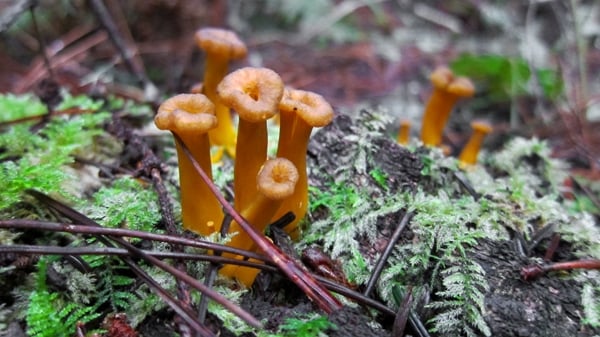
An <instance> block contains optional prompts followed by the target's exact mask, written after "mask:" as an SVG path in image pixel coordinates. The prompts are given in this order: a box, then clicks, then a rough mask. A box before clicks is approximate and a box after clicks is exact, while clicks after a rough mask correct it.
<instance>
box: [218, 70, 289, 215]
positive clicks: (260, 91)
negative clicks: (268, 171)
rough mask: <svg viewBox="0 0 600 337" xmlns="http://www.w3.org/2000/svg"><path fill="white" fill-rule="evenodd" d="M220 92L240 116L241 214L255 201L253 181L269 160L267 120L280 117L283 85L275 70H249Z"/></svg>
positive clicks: (236, 185)
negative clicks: (276, 116) (278, 109)
mask: <svg viewBox="0 0 600 337" xmlns="http://www.w3.org/2000/svg"><path fill="white" fill-rule="evenodd" d="M217 92H218V95H219V98H220V100H221V101H222V102H223V104H225V105H226V106H229V107H231V108H233V109H234V110H235V111H236V112H237V113H238V115H239V117H240V118H239V125H238V138H237V144H236V159H235V164H234V168H233V171H234V178H233V190H234V196H235V198H234V207H235V208H236V209H237V210H238V211H241V210H243V209H245V208H246V207H247V206H248V205H249V204H250V203H251V202H252V200H253V199H254V197H255V195H256V193H257V189H256V184H255V183H254V180H255V179H256V174H257V173H258V171H259V170H260V167H261V166H262V165H263V163H264V162H265V160H266V159H267V145H268V144H267V142H268V139H267V122H266V121H267V119H269V118H271V117H273V116H274V115H275V114H276V113H277V105H278V103H279V101H280V100H281V96H282V95H283V81H282V80H281V77H279V75H278V74H277V73H276V72H274V71H273V70H270V69H267V68H252V67H246V68H242V69H238V70H236V71H234V72H232V73H231V74H229V75H227V76H225V78H224V79H223V81H221V83H220V84H219V86H218V88H217Z"/></svg>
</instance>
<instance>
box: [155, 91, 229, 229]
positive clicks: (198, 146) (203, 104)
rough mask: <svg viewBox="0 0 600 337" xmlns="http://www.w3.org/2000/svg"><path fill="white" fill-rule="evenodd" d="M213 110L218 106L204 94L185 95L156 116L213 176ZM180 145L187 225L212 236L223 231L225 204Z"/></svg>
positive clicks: (170, 101)
mask: <svg viewBox="0 0 600 337" xmlns="http://www.w3.org/2000/svg"><path fill="white" fill-rule="evenodd" d="M213 109H214V105H213V104H212V103H211V102H210V101H209V100H208V98H206V96H204V95H201V94H182V95H177V96H174V97H171V98H169V99H167V100H166V101H165V102H163V104H161V106H160V107H159V108H158V114H157V115H156V117H155V118H154V121H155V123H156V126H157V127H158V128H159V129H163V130H170V131H171V132H172V133H174V134H176V135H177V136H179V137H180V138H181V139H182V141H183V142H184V144H185V145H186V146H187V147H188V148H189V149H190V151H191V153H192V156H193V157H194V158H195V159H196V160H197V161H198V163H199V164H200V166H201V167H202V169H203V170H204V171H205V172H207V174H208V176H209V177H210V178H211V179H212V175H211V169H212V167H211V161H210V143H209V140H208V135H207V132H208V130H210V129H211V128H213V127H215V126H216V124H217V120H216V118H215V116H214V115H213V113H214V110H213ZM176 148H177V160H178V162H179V184H180V188H181V212H182V222H183V226H184V227H185V228H187V229H189V230H192V231H194V232H196V233H199V234H201V235H205V236H206V235H210V234H212V233H213V232H215V231H218V230H219V226H220V225H221V221H222V220H223V212H222V211H221V206H220V205H219V202H218V201H217V199H216V198H215V196H214V195H213V194H212V192H211V191H210V189H209V188H208V186H207V185H206V184H205V183H204V181H203V180H202V178H201V177H200V175H199V174H198V173H197V172H196V169H195V168H194V166H193V164H192V162H191V161H190V160H189V159H188V157H187V156H186V155H185V154H184V153H183V149H182V148H181V146H180V145H179V144H177V146H176Z"/></svg>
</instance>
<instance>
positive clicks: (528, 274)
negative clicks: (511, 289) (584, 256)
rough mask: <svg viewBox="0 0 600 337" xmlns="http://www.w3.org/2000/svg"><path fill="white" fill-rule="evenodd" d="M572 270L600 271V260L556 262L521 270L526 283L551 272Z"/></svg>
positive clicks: (526, 267)
mask: <svg viewBox="0 0 600 337" xmlns="http://www.w3.org/2000/svg"><path fill="white" fill-rule="evenodd" d="M572 269H600V260H595V259H589V260H577V261H566V262H556V263H550V264H546V265H532V266H525V267H523V268H522V269H521V278H522V279H523V280H524V281H533V280H535V279H537V278H539V277H541V276H542V275H544V274H545V273H547V272H549V271H557V270H572Z"/></svg>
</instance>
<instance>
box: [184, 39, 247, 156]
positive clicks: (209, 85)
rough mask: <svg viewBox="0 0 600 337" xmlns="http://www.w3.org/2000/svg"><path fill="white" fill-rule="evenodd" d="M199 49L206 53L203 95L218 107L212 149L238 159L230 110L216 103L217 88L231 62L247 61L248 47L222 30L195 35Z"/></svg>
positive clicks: (210, 133) (212, 134)
mask: <svg viewBox="0 0 600 337" xmlns="http://www.w3.org/2000/svg"><path fill="white" fill-rule="evenodd" d="M195 39H196V43H197V45H198V47H199V48H200V49H202V50H204V52H206V61H205V65H204V82H203V83H204V88H203V90H204V91H203V93H204V94H205V95H206V96H207V97H208V98H209V99H210V100H211V101H212V102H213V103H214V104H215V113H216V115H217V120H218V121H219V123H218V125H217V127H216V128H215V129H214V130H211V131H210V132H209V136H210V141H211V143H212V144H213V145H220V146H223V147H225V150H227V152H228V153H229V154H230V155H231V156H232V157H234V156H235V129H234V126H233V122H232V120H231V115H230V112H229V108H227V107H226V106H225V105H223V104H222V103H220V102H219V100H218V99H217V94H216V88H217V85H218V84H219V83H220V82H221V80H222V79H223V77H225V74H227V68H228V65H229V61H231V60H235V59H240V58H243V57H246V54H247V53H248V50H247V49H246V45H245V44H244V43H243V42H242V41H241V40H240V38H239V37H238V36H237V35H236V34H235V33H234V32H232V31H230V30H227V29H222V28H201V29H199V30H198V31H196V34H195Z"/></svg>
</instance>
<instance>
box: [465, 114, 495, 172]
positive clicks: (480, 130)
mask: <svg viewBox="0 0 600 337" xmlns="http://www.w3.org/2000/svg"><path fill="white" fill-rule="evenodd" d="M471 128H472V129H473V133H472V134H471V137H470V138H469V141H467V144H465V146H464V147H463V149H462V151H461V152H460V155H459V157H458V160H459V165H460V167H462V168H466V167H469V166H471V165H475V164H477V156H478V155H479V150H480V149H481V144H482V143H483V139H484V138H485V136H486V135H487V134H488V133H490V132H492V126H491V125H490V124H488V123H486V122H482V121H473V122H472V123H471Z"/></svg>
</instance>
